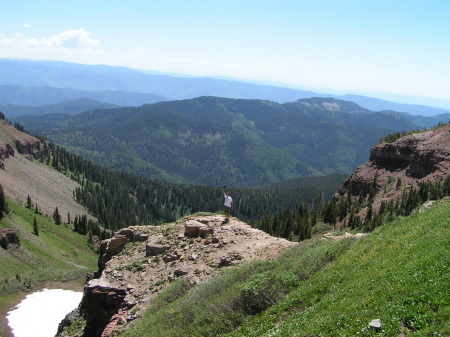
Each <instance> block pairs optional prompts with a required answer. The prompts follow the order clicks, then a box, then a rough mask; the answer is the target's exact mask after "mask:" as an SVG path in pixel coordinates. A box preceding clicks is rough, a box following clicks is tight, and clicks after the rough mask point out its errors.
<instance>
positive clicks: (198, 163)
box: [14, 97, 418, 187]
mask: <svg viewBox="0 0 450 337" xmlns="http://www.w3.org/2000/svg"><path fill="white" fill-rule="evenodd" d="M14 121H16V122H18V123H19V124H21V125H22V126H24V127H25V128H26V129H28V130H29V131H31V132H34V133H39V134H41V135H43V136H46V137H48V138H49V139H51V140H52V141H54V142H55V143H57V144H59V145H62V146H64V147H65V148H67V149H68V150H70V151H72V152H74V153H77V154H80V155H82V156H83V157H86V158H89V159H91V160H93V161H95V162H97V163H99V164H101V165H104V166H106V167H108V168H110V169H114V170H119V171H125V172H131V173H135V174H139V175H144V176H147V177H152V178H157V179H161V178H164V179H168V180H171V181H178V182H188V183H194V184H206V185H222V184H223V182H228V183H229V184H230V185H232V186H241V187H246V186H247V187H248V186H256V185H263V184H269V183H273V182H277V181H283V180H287V179H292V178H296V177H307V176H315V175H316V176H317V175H327V174H332V173H347V174H350V173H351V172H352V171H353V170H354V169H355V168H356V167H357V166H358V165H360V164H362V163H363V162H365V161H366V160H367V158H368V156H369V150H370V147H371V146H373V145H374V144H376V143H377V142H378V141H379V140H380V139H381V138H383V137H385V136H386V135H387V134H389V133H393V132H397V131H409V130H412V129H417V128H418V126H417V125H416V124H414V123H413V122H412V121H411V120H409V119H408V118H406V117H405V116H404V115H402V114H399V113H395V112H392V111H385V112H372V111H370V110H367V109H364V108H362V107H360V106H359V105H357V104H355V103H353V102H348V101H342V100H337V99H334V98H311V99H301V100H297V101H293V102H289V103H284V104H279V103H275V102H272V101H265V100H243V99H228V98H219V97H199V98H195V99H190V100H177V101H168V102H159V103H154V104H147V105H143V106H140V107H125V108H103V109H95V110H89V111H86V112H83V113H80V114H76V115H68V114H48V115H42V116H19V117H16V118H14Z"/></svg>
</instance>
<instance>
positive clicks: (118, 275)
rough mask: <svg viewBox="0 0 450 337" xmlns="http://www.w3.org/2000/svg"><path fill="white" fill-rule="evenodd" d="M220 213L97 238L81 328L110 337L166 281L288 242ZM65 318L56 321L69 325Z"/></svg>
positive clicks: (207, 272) (263, 255) (205, 273)
mask: <svg viewBox="0 0 450 337" xmlns="http://www.w3.org/2000/svg"><path fill="white" fill-rule="evenodd" d="M294 244H295V243H293V242H289V241H287V240H284V239H280V238H274V237H271V236H270V235H268V234H266V233H264V232H262V231H260V230H257V229H254V228H251V227H250V226H249V225H247V224H245V223H243V222H240V221H238V220H236V219H231V220H230V221H225V218H224V217H223V216H221V215H203V216H191V217H187V218H184V219H183V220H181V221H179V222H177V223H173V224H168V225H164V226H141V227H129V228H125V229H122V230H120V231H119V232H117V233H116V235H115V236H114V237H113V238H111V239H109V240H105V241H103V242H102V245H101V249H100V257H99V270H98V272H97V273H96V274H95V275H94V277H95V278H92V279H91V280H89V281H88V282H87V284H86V286H85V290H84V295H83V300H82V302H81V304H80V306H79V308H78V312H77V313H71V314H70V316H71V317H75V319H76V318H77V317H80V316H81V317H82V319H83V320H84V321H85V324H84V326H83V331H82V332H81V331H79V332H78V334H75V335H74V336H92V337H95V336H104V337H106V336H111V335H113V334H114V332H115V331H118V330H120V329H123V328H126V327H127V326H128V325H130V324H133V321H134V320H135V319H137V318H138V317H139V316H140V315H141V314H142V313H143V312H144V311H145V309H146V308H147V307H148V306H149V305H150V303H151V301H152V299H154V298H155V297H156V296H157V294H158V293H159V292H160V291H161V290H163V289H164V288H165V287H166V286H167V285H168V284H169V283H170V282H171V281H173V280H176V279H178V278H181V277H184V278H188V279H189V280H190V282H191V284H193V285H195V284H199V283H202V282H204V281H206V280H207V279H209V278H210V277H211V276H213V275H215V274H216V273H218V272H219V270H220V269H222V268H230V267H232V266H234V265H237V264H240V263H243V262H248V261H252V260H257V259H272V258H275V257H277V256H278V255H279V254H280V253H281V252H282V251H283V250H285V249H286V248H288V247H290V246H292V245H294ZM70 324H71V320H70V318H69V317H68V318H67V320H66V321H64V322H63V323H62V326H60V332H61V331H62V329H63V326H64V325H66V326H67V325H70Z"/></svg>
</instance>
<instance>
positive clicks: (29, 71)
mask: <svg viewBox="0 0 450 337" xmlns="http://www.w3.org/2000/svg"><path fill="white" fill-rule="evenodd" d="M0 86H26V87H28V88H27V90H26V91H28V92H30V91H31V90H32V89H30V87H42V86H46V87H53V88H70V89H76V90H83V91H94V92H97V93H98V92H99V91H100V92H103V91H108V92H110V91H121V92H122V93H120V95H122V94H123V92H127V93H134V94H133V95H138V94H143V93H146V94H154V95H156V96H157V97H156V98H155V99H153V100H150V99H148V98H145V101H142V100H141V101H139V99H131V98H130V101H128V102H127V103H124V102H119V101H118V100H117V98H116V97H115V96H116V95H115V94H114V93H109V94H108V96H109V97H99V96H95V97H93V96H90V95H86V94H83V95H81V96H80V95H78V96H76V97H74V96H71V97H66V98H64V99H61V100H59V101H54V100H53V101H50V97H51V95H45V96H46V98H47V99H48V100H47V101H46V102H41V103H38V102H37V100H36V99H34V100H35V101H36V103H31V102H30V101H29V100H27V98H26V94H27V92H24V93H23V97H19V96H14V95H13V96H12V97H11V98H13V97H16V98H20V99H19V100H15V101H11V100H10V93H8V92H7V91H6V89H5V88H3V87H0V105H7V104H13V105H26V106H37V105H47V104H54V103H60V102H63V101H66V100H70V99H75V98H80V97H86V98H91V99H94V100H98V101H101V102H108V103H113V104H117V105H120V106H136V105H141V104H144V103H154V102H156V101H162V100H168V99H177V100H179V99H190V98H196V97H200V96H218V97H227V98H236V99H263V100H271V101H275V102H278V103H285V102H290V101H295V100H298V99H301V98H311V97H335V98H340V99H344V100H349V101H353V102H356V103H357V104H359V105H360V106H362V107H364V108H366V109H369V110H372V111H380V110H393V111H400V112H408V113H411V114H414V115H423V116H432V115H438V114H445V113H448V112H449V111H447V110H443V109H436V108H430V107H426V106H421V105H412V104H398V103H392V102H388V101H384V100H380V99H376V98H371V97H365V96H358V95H345V96H338V95H331V94H323V93H317V92H312V91H305V90H298V89H292V88H286V87H279V86H272V85H256V84H250V83H244V82H241V81H234V80H225V79H214V78H199V77H186V76H185V77H176V76H174V75H171V76H169V75H162V74H151V73H149V72H148V71H139V70H135V69H131V68H125V67H111V66H106V65H82V64H75V63H66V62H58V61H32V60H17V59H0ZM2 93H3V94H2ZM118 94H119V93H118ZM120 95H118V96H120ZM130 95H131V94H130ZM34 96H39V94H34ZM158 97H159V98H158ZM26 100H27V101H26Z"/></svg>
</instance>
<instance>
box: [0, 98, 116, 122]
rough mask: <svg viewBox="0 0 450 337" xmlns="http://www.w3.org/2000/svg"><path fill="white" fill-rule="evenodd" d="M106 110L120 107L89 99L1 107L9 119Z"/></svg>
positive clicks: (0, 109)
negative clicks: (23, 116)
mask: <svg viewBox="0 0 450 337" xmlns="http://www.w3.org/2000/svg"><path fill="white" fill-rule="evenodd" d="M101 108H103V109H105V108H119V106H117V105H115V104H111V103H103V102H98V101H94V100H92V99H89V98H78V99H75V100H71V101H66V102H63V103H57V104H52V105H44V106H38V107H29V106H17V105H7V106H0V111H2V112H3V113H4V114H5V115H6V116H8V118H11V117H16V116H21V115H45V114H54V113H59V114H77V113H80V112H83V111H87V110H93V109H101Z"/></svg>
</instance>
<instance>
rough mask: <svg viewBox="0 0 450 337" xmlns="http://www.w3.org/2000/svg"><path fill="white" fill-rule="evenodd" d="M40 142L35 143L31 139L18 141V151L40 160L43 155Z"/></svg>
mask: <svg viewBox="0 0 450 337" xmlns="http://www.w3.org/2000/svg"><path fill="white" fill-rule="evenodd" d="M40 145H41V144H40V141H33V140H30V139H22V140H16V148H17V151H18V152H19V153H21V154H24V155H30V156H31V157H32V158H34V159H39V157H40V156H41V153H40V152H39V150H38V149H39V148H40Z"/></svg>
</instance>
